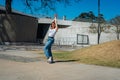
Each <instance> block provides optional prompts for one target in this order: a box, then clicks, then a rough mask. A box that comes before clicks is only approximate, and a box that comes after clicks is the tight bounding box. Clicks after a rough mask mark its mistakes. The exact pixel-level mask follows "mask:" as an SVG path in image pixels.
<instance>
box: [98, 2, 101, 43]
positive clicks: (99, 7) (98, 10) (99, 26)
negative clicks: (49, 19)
mask: <svg viewBox="0 0 120 80" xmlns="http://www.w3.org/2000/svg"><path fill="white" fill-rule="evenodd" d="M100 31H101V29H100V0H98V44H99V43H100Z"/></svg>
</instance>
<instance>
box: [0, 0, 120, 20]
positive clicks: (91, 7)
mask: <svg viewBox="0 0 120 80" xmlns="http://www.w3.org/2000/svg"><path fill="white" fill-rule="evenodd" d="M73 1H74V0H73ZM100 1H101V2H100V3H101V4H100V5H101V7H100V13H101V14H103V15H104V18H105V19H106V20H110V19H112V18H114V17H116V16H118V15H120V9H119V6H120V0H100ZM0 4H1V5H4V4H5V0H0ZM55 6H56V11H51V10H50V11H48V12H46V11H45V10H44V9H43V10H41V11H37V12H36V13H34V15H38V14H39V17H45V16H48V17H53V16H54V14H57V15H58V18H59V19H62V18H63V16H64V15H65V16H66V19H67V20H73V19H74V18H75V17H77V16H78V15H79V14H81V13H82V12H89V11H92V12H93V13H94V14H95V15H96V16H97V15H98V0H81V1H80V2H79V3H71V6H65V5H64V4H59V3H57V4H56V5H55ZM12 7H13V8H14V9H15V10H17V11H20V12H24V13H26V14H29V13H30V12H29V10H27V8H26V7H25V6H24V5H23V3H22V2H21V0H13V4H12Z"/></svg>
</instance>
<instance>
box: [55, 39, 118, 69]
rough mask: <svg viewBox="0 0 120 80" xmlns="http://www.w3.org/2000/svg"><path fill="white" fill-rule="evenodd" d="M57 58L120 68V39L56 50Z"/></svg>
mask: <svg viewBox="0 0 120 80" xmlns="http://www.w3.org/2000/svg"><path fill="white" fill-rule="evenodd" d="M53 55H54V57H55V59H58V60H64V61H65V60H66V61H69V60H70V61H77V62H80V63H85V64H94V65H100V66H109V67H117V68H120V40H115V41H111V42H106V43H102V44H99V45H95V46H90V47H86V48H82V49H78V50H75V51H71V52H67V51H54V52H53Z"/></svg>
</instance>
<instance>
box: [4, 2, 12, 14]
mask: <svg viewBox="0 0 120 80" xmlns="http://www.w3.org/2000/svg"><path fill="white" fill-rule="evenodd" d="M11 5H12V0H6V1H5V8H6V13H7V14H11V12H12V7H11Z"/></svg>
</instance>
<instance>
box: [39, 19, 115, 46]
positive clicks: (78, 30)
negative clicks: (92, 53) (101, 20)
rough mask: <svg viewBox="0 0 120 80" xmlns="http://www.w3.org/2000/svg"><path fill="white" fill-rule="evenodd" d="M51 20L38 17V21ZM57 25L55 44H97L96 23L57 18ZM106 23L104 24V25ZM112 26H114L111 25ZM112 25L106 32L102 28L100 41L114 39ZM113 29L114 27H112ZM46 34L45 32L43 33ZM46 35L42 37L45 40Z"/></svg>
mask: <svg viewBox="0 0 120 80" xmlns="http://www.w3.org/2000/svg"><path fill="white" fill-rule="evenodd" d="M51 22H52V19H46V18H39V19H38V23H39V25H41V24H44V25H46V24H48V25H50V23H51ZM57 22H58V25H59V30H58V32H57V33H56V36H55V44H56V45H94V44H97V41H98V33H97V27H98V24H97V23H89V22H76V21H68V20H57ZM105 26H106V25H104V27H105ZM44 27H45V26H44ZM113 27H114V26H113ZM113 27H111V28H112V29H111V28H108V32H106V30H107V29H106V28H104V32H102V33H101V37H100V43H103V42H107V41H111V40H116V39H117V37H116V33H115V31H114V30H113ZM114 29H116V28H115V27H114ZM45 36H47V34H46V35H45ZM46 39H47V37H46V38H44V41H46Z"/></svg>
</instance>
